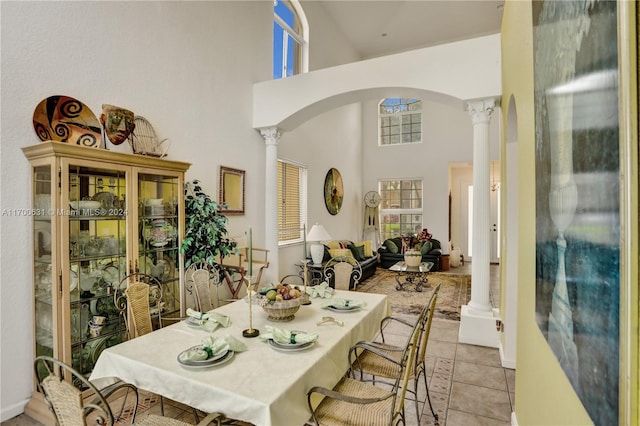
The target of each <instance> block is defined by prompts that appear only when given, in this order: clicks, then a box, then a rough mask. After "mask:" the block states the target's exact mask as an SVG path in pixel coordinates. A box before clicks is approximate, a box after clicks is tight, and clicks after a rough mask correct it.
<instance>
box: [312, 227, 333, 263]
mask: <svg viewBox="0 0 640 426" xmlns="http://www.w3.org/2000/svg"><path fill="white" fill-rule="evenodd" d="M330 239H331V235H329V233H328V232H327V230H326V229H324V226H322V225H320V224H319V223H316V224H315V225H313V226H312V227H311V230H310V231H309V233H308V234H307V241H311V242H316V244H312V245H311V247H310V251H311V259H313V264H314V265H316V266H317V265H321V264H322V258H323V257H324V246H323V245H322V244H320V241H327V240H330Z"/></svg>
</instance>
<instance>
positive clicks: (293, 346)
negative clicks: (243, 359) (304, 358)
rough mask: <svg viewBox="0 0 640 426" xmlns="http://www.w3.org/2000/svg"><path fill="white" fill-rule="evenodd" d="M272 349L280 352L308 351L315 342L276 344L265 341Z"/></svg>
mask: <svg viewBox="0 0 640 426" xmlns="http://www.w3.org/2000/svg"><path fill="white" fill-rule="evenodd" d="M267 343H268V344H269V346H271V348H272V349H275V350H276V351H280V352H299V351H304V350H307V349H309V348H310V347H311V346H313V344H314V343H316V341H315V340H314V341H313V342H306V343H278V342H276V341H275V340H273V339H269V340H267Z"/></svg>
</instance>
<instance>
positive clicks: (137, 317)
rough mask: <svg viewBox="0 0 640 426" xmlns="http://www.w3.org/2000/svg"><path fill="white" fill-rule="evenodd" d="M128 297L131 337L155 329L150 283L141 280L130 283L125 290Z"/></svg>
mask: <svg viewBox="0 0 640 426" xmlns="http://www.w3.org/2000/svg"><path fill="white" fill-rule="evenodd" d="M124 294H125V296H126V297H127V301H128V302H129V303H128V305H129V306H128V307H127V310H128V312H129V318H128V319H129V321H130V322H131V330H130V333H129V334H130V336H129V337H130V338H135V337H140V336H143V335H145V334H148V333H151V332H152V331H153V325H152V323H151V310H150V309H149V284H146V283H142V282H139V281H136V282H134V283H133V284H130V285H129V287H127V289H126V290H125V292H124Z"/></svg>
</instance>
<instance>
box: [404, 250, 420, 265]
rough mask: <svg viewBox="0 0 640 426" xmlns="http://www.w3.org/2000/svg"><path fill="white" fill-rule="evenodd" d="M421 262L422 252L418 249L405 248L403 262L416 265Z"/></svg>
mask: <svg viewBox="0 0 640 426" xmlns="http://www.w3.org/2000/svg"><path fill="white" fill-rule="evenodd" d="M420 262H422V253H420V251H419V250H414V249H411V250H407V251H405V252H404V263H406V264H407V266H418V265H420Z"/></svg>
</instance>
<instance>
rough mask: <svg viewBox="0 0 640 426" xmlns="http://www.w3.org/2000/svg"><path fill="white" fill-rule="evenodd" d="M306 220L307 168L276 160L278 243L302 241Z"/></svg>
mask: <svg viewBox="0 0 640 426" xmlns="http://www.w3.org/2000/svg"><path fill="white" fill-rule="evenodd" d="M306 222H307V169H306V167H304V166H301V165H299V164H294V163H291V162H287V161H283V160H278V243H280V244H283V243H285V244H286V243H295V242H299V241H302V240H303V238H304V236H303V230H302V228H303V224H305V223H306Z"/></svg>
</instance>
